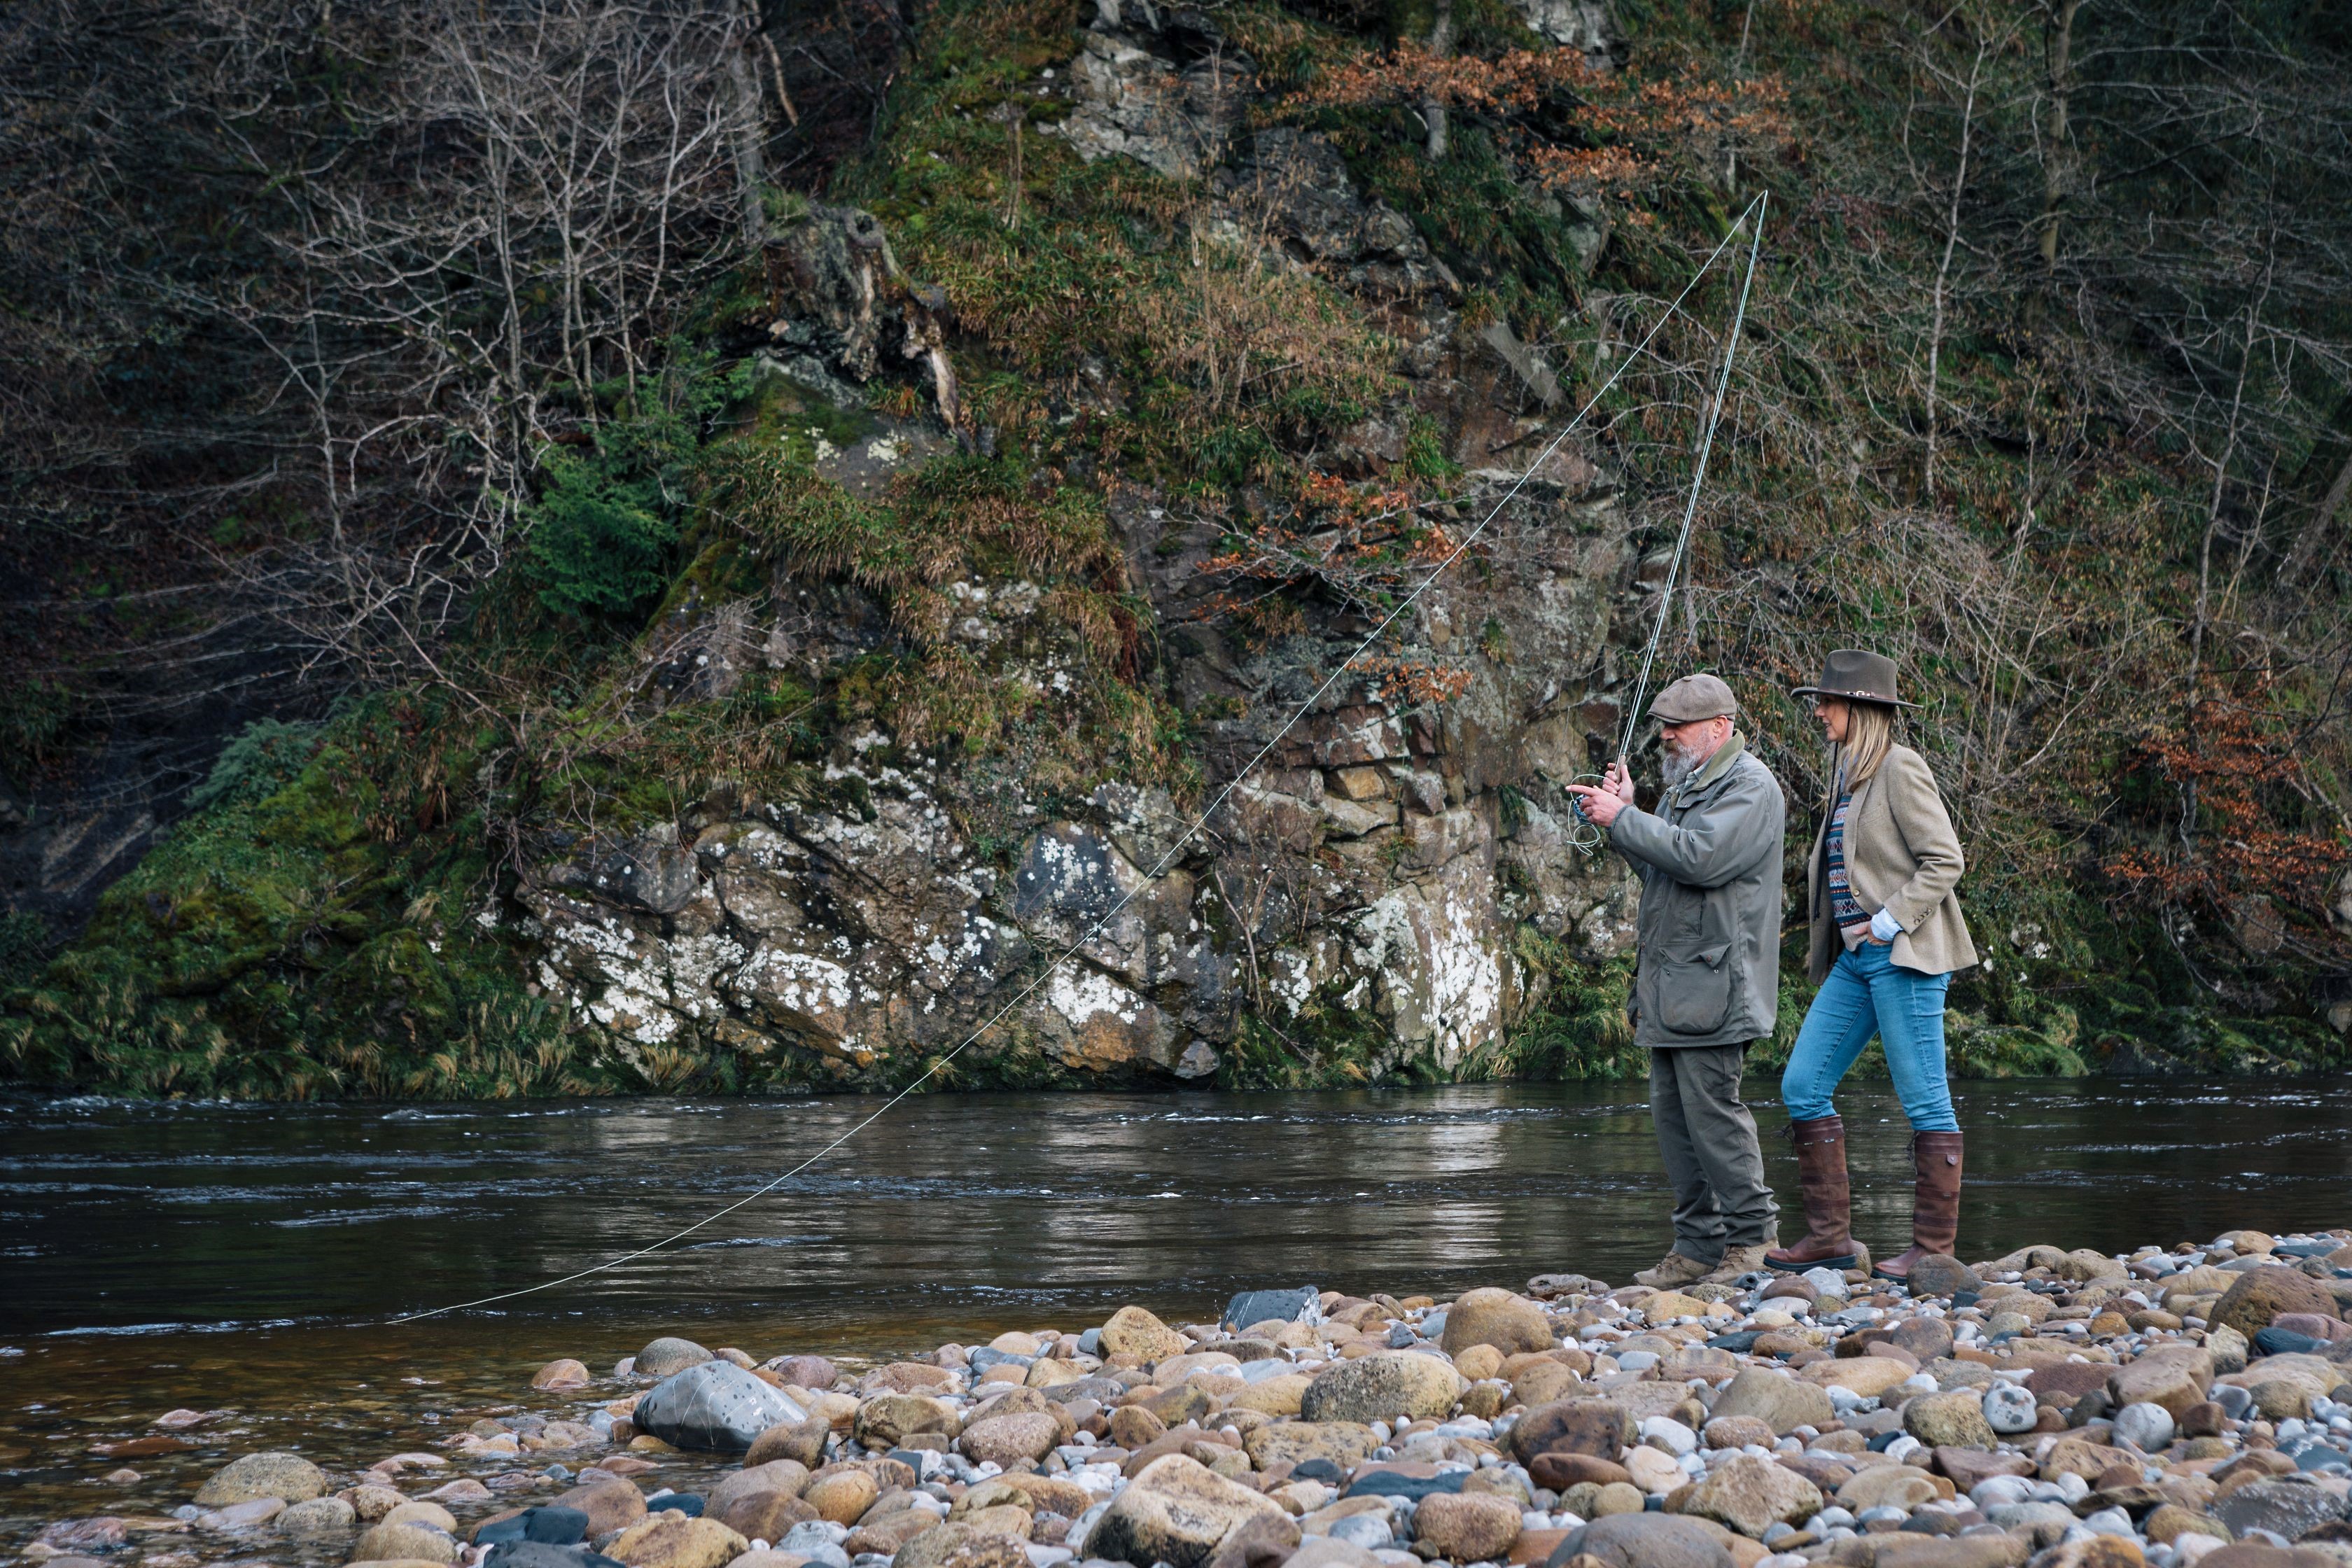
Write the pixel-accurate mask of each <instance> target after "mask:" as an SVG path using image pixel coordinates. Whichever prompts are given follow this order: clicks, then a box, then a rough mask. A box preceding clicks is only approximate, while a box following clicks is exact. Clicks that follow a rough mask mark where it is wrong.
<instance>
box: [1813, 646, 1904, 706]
mask: <svg viewBox="0 0 2352 1568" xmlns="http://www.w3.org/2000/svg"><path fill="white" fill-rule="evenodd" d="M1789 695H1790V696H1791V697H1843V698H1845V699H1847V700H1849V701H1853V702H1884V703H1885V704H1886V705H1887V706H1888V707H1890V708H1916V707H1918V706H1919V705H1918V704H1917V703H1916V702H1906V701H1904V700H1903V699H1901V698H1900V697H1897V696H1895V661H1894V660H1893V659H1891V658H1887V657H1886V656H1885V654H1883V653H1865V652H1864V651H1863V650H1862V649H1861V648H1858V647H1842V648H1840V649H1838V650H1837V651H1836V652H1835V653H1833V654H1832V655H1830V656H1829V658H1826V659H1824V660H1822V679H1821V681H1820V683H1819V684H1818V685H1814V686H1800V687H1798V688H1796V689H1794V690H1792V691H1790V693H1789Z"/></svg>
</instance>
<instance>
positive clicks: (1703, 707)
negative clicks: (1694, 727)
mask: <svg viewBox="0 0 2352 1568" xmlns="http://www.w3.org/2000/svg"><path fill="white" fill-rule="evenodd" d="M1738 712H1739V704H1738V701H1737V700H1734V699H1733V697H1732V695H1731V688H1729V687H1728V686H1726V685H1725V684H1724V683H1723V682H1722V681H1720V680H1717V679H1716V678H1715V677H1714V676H1712V675H1685V676H1684V677H1683V678H1682V679H1680V680H1677V681H1675V683H1674V684H1673V685H1672V686H1669V687H1667V688H1666V689H1664V691H1661V692H1659V693H1658V695H1657V697H1656V699H1655V700H1654V701H1652V702H1651V704H1650V717H1651V718H1653V719H1656V720H1658V721H1661V722H1664V723H1667V724H1690V723H1696V721H1699V720H1701V719H1729V718H1734V717H1737V716H1738Z"/></svg>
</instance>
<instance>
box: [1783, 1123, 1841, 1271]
mask: <svg viewBox="0 0 2352 1568" xmlns="http://www.w3.org/2000/svg"><path fill="white" fill-rule="evenodd" d="M1789 1137H1790V1140H1791V1141H1792V1142H1795V1144H1796V1145H1797V1181H1798V1184H1799V1185H1800V1188H1801V1191H1802V1192H1803V1194H1804V1203H1805V1235H1804V1238H1803V1239H1802V1240H1801V1241H1799V1242H1798V1243H1797V1245H1796V1246H1794V1247H1776V1248H1775V1249H1773V1250H1772V1251H1770V1252H1768V1253H1766V1254H1765V1255H1764V1263H1765V1267H1767V1268H1777V1269H1779V1270H1780V1271H1781V1272H1782V1273H1784V1274H1801V1273H1803V1272H1804V1271H1805V1270H1806V1269H1808V1268H1853V1265H1854V1254H1853V1189H1852V1188H1851V1187H1850V1186H1848V1185H1847V1183H1846V1174H1845V1122H1844V1121H1843V1119H1841V1118H1839V1117H1835V1116H1816V1117H1813V1118H1812V1119H1811V1120H1810V1121H1791V1122H1790V1123H1789Z"/></svg>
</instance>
